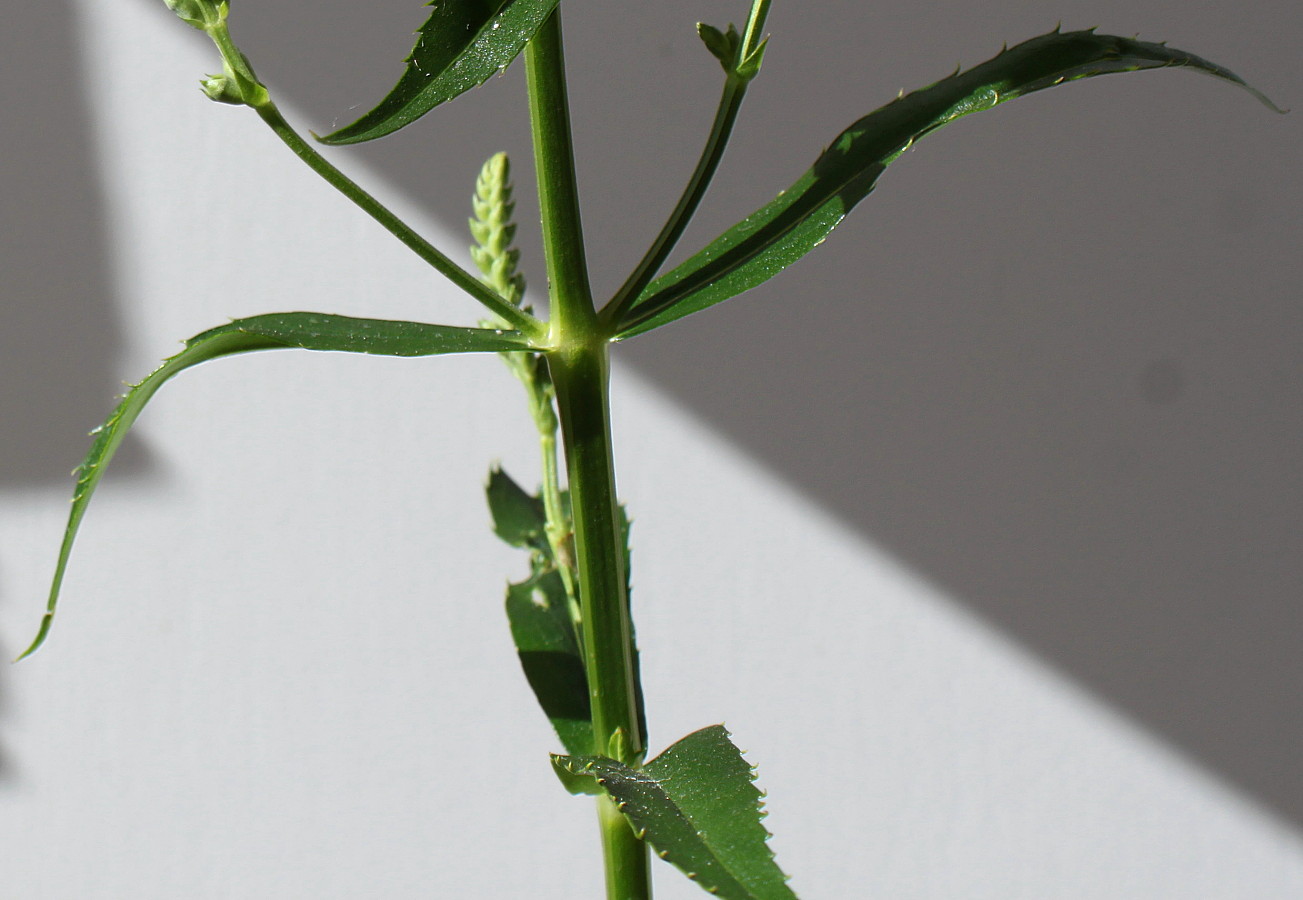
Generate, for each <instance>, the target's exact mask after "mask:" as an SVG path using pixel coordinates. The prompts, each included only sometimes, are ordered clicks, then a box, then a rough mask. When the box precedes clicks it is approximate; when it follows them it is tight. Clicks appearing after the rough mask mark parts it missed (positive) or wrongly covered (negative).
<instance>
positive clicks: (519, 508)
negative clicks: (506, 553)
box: [485, 466, 548, 552]
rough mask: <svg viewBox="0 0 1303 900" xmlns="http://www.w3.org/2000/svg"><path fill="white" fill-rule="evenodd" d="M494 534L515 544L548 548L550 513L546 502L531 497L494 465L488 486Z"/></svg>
mask: <svg viewBox="0 0 1303 900" xmlns="http://www.w3.org/2000/svg"><path fill="white" fill-rule="evenodd" d="M485 493H486V494H487V495H488V500H489V514H490V515H492V516H493V533H494V534H496V535H497V536H498V537H500V538H502V540H503V541H505V542H506V543H508V544H510V545H511V546H512V547H529V548H531V549H534V550H539V551H544V552H546V551H547V550H548V545H547V514H546V513H545V512H544V509H543V501H542V500H540V499H539V498H538V497H534V496H531V495H530V494H529V493H527V492H526V491H525V489H524V488H523V487H521V486H520V485H518V484H516V481H515V479H513V478H512V477H511V476H510V475H508V474H507V473H506V472H504V471H502V469H500V468H498V467H497V466H494V467H493V469H492V470H491V471H490V472H489V484H488V487H487V488H485Z"/></svg>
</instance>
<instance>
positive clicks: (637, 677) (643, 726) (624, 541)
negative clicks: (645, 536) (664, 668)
mask: <svg viewBox="0 0 1303 900" xmlns="http://www.w3.org/2000/svg"><path fill="white" fill-rule="evenodd" d="M616 512H617V513H618V514H619V521H620V543H621V545H622V546H623V547H624V596H625V600H626V602H628V603H629V629H630V632H629V642H630V644H632V646H633V699H634V706H635V709H636V711H637V714H638V733H639V734H641V735H642V736H643V740H646V738H647V702H646V700H645V699H644V697H643V693H642V654H641V653H640V652H639V651H638V633H637V629H636V628H634V624H633V548H632V547H631V546H630V543H629V533H630V530H631V529H632V527H633V522H632V520H630V518H629V510H628V509H626V508H625V505H624V504H623V503H620V504H617V505H616Z"/></svg>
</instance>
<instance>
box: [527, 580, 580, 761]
mask: <svg viewBox="0 0 1303 900" xmlns="http://www.w3.org/2000/svg"><path fill="white" fill-rule="evenodd" d="M507 620H508V621H509V622H510V623H511V637H512V640H513V641H515V643H516V652H517V654H518V655H519V656H520V666H521V668H522V669H524V670H525V678H526V679H528V681H529V686H530V688H532V689H533V691H534V696H535V697H536V698H537V699H538V703H539V706H541V707H543V712H544V714H546V715H547V717H548V720H549V721H550V722H551V723H552V727H553V728H554V729H555V730H556V733H557V737H559V738H560V739H561V744H562V746H564V747H565V748H566V750H567V751H568V752H570V753H591V752H592V751H593V722H592V712H591V708H590V706H589V699H588V677H587V675H585V673H584V659H583V655H582V653H581V651H580V649H579V642H578V639H577V638H576V636H575V627H574V621H573V619H572V618H571V613H570V608H569V600H568V598H567V597H566V589H565V585H564V584H563V583H562V581H561V576H560V575H559V574H558V573H557V571H556V570H555V569H548V570H546V571H536V572H535V574H534V576H533V577H531V578H530V579H528V580H527V581H523V582H521V583H519V584H513V585H511V586H509V587H508V588H507Z"/></svg>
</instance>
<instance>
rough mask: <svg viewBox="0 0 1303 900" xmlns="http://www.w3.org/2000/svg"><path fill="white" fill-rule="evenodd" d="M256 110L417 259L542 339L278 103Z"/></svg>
mask: <svg viewBox="0 0 1303 900" xmlns="http://www.w3.org/2000/svg"><path fill="white" fill-rule="evenodd" d="M255 109H256V110H257V112H258V115H259V116H261V117H262V120H263V121H264V122H266V123H267V124H268V125H269V126H270V127H271V130H272V131H274V132H276V136H277V137H279V138H280V139H281V140H282V141H284V142H285V144H286V146H288V147H289V148H290V149H291V150H292V151H294V154H295V155H296V156H298V157H299V159H301V160H303V161H304V162H305V163H307V164H308V167H309V168H310V169H312V171H314V172H316V173H317V174H318V175H320V176H321V177H322V178H324V179H325V180H326V181H328V182H329V183H330V184H331V185H332V186H333V187H334V188H335V189H336V190H338V191H339V192H340V193H341V194H343V195H344V196H345V197H347V198H348V199H350V200H352V201H353V202H354V203H356V204H357V205H358V206H359V207H361V208H362V210H363V211H364V212H366V213H367V214H368V215H369V216H371V218H373V219H375V220H376V221H377V222H379V223H380V224H381V225H383V226H384V228H385V229H386V230H387V231H388V232H389V233H390V234H392V235H393V236H394V237H396V238H398V240H400V241H402V242H403V243H404V244H405V245H406V246H407V247H409V248H410V249H411V250H413V251H414V252H415V253H416V255H417V256H419V257H420V258H421V259H423V260H425V261H426V262H427V263H429V264H430V265H431V266H433V267H434V268H435V269H436V270H437V271H439V272H440V273H441V274H443V275H445V276H447V277H448V279H449V280H451V281H452V283H453V284H455V285H457V287H459V288H461V289H462V290H463V291H465V292H466V293H468V294H470V295H471V296H472V297H474V298H475V299H476V300H478V301H479V302H480V303H482V304H484V306H485V307H487V308H488V309H489V310H490V311H491V312H492V313H493V314H494V315H496V316H498V317H499V318H501V319H502V320H503V321H504V322H506V323H507V324H508V325H510V326H511V327H512V328H514V329H516V330H517V331H520V332H522V333H524V334H527V335H529V336H531V337H534V338H540V337H541V336H542V333H543V330H544V326H543V324H542V323H541V322H539V321H538V320H537V319H535V318H534V317H533V316H531V315H529V314H528V313H526V312H524V311H522V310H521V309H519V308H518V307H515V306H512V305H511V304H510V303H508V302H507V301H506V300H504V299H502V297H500V296H498V294H497V292H496V291H494V290H493V289H492V288H490V287H488V286H487V285H485V284H484V283H483V282H481V281H480V280H479V279H478V278H476V277H475V276H474V275H472V274H471V273H469V272H467V271H466V270H465V269H463V268H462V267H461V266H459V265H457V264H456V263H455V262H453V261H452V260H451V259H449V258H448V257H447V256H445V255H444V254H443V253H442V252H441V251H440V250H439V249H438V248H437V247H435V246H434V245H433V244H431V243H430V242H429V241H427V240H426V239H425V238H423V237H421V236H420V235H419V234H417V233H416V231H414V230H413V229H412V227H411V226H410V225H408V224H407V223H406V222H404V221H403V220H402V219H400V218H398V216H396V215H394V213H392V212H391V211H390V210H389V209H388V207H386V206H385V205H384V204H382V203H381V202H380V201H379V200H377V199H376V198H375V197H372V196H371V195H370V194H368V193H367V192H366V191H364V190H363V189H362V188H361V187H360V186H358V184H357V183H356V182H354V181H353V180H352V179H350V178H349V177H348V176H347V175H345V174H344V173H343V172H341V171H339V169H337V168H335V167H334V166H333V165H331V164H330V163H329V162H327V161H326V159H325V157H323V156H322V155H321V154H320V153H318V152H317V150H316V148H314V147H313V146H312V145H311V144H309V143H308V142H307V141H305V140H304V139H303V138H302V137H301V136H300V135H299V133H298V132H296V131H295V130H294V129H293V128H292V127H290V124H289V123H288V122H287V121H285V117H284V116H282V115H281V113H280V110H279V109H277V108H276V104H275V103H273V102H272V101H270V100H268V101H267V103H266V104H264V105H262V106H258V107H255Z"/></svg>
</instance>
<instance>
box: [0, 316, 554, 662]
mask: <svg viewBox="0 0 1303 900" xmlns="http://www.w3.org/2000/svg"><path fill="white" fill-rule="evenodd" d="M284 348H301V349H304V350H339V351H346V352H350V353H371V354H376V355H380V356H435V355H439V354H444V353H471V352H484V353H500V352H505V351H512V350H518V351H528V350H532V349H533V348H532V347H531V345H530V343H529V340H528V339H527V338H526V337H525V336H524V335H522V334H520V333H518V332H514V331H499V330H494V329H483V328H459V327H454V326H449V325H427V324H423V323H419V322H392V321H385V320H380V319H354V318H349V317H347V316H331V315H324V314H320V313H304V312H292V313H272V314H269V315H265V316H254V317H252V318H249V319H237V320H235V321H233V322H231V323H230V324H227V325H221V326H219V327H217V328H213V329H210V330H209V331H205V332H203V333H202V334H199V335H196V336H195V337H193V338H191V339H190V340H188V341H186V344H185V349H184V350H182V351H181V352H180V353H178V354H177V355H176V356H173V357H171V358H170V359H168V360H166V361H165V362H164V363H163V365H161V366H160V367H159V368H157V369H155V370H154V371H153V372H152V373H151V374H150V375H149V376H147V377H146V378H145V380H144V381H142V382H140V383H139V384H137V385H134V386H132V387H130V388H129V389H128V391H127V393H126V395H125V396H124V397H123V398H122V401H121V402H120V403H119V404H118V406H117V408H116V409H114V410H113V412H112V413H111V414H110V415H109V417H108V419H106V420H105V422H104V424H103V425H101V426H100V427H99V428H96V429H95V430H94V431H93V432H91V434H92V435H94V441H93V442H92V443H91V448H90V452H89V453H87V454H86V458H85V459H84V460H83V461H82V463H81V465H80V466H78V467H77V469H76V471H75V472H74V473H73V474H74V475H75V476H76V478H77V485H76V487H75V488H74V489H73V494H72V510H71V512H70V513H69V514H68V525H67V528H66V529H65V530H64V536H63V545H62V546H61V547H60V549H59V560H58V563H57V564H56V566H55V571H54V579H53V582H52V584H51V586H50V597H49V601H48V603H47V606H46V612H45V617H44V618H43V619H42V620H41V627H40V630H39V632H38V633H37V635H36V639H35V640H34V641H32V645H31V646H30V647H28V648H27V649H26V650H25V651H23V654H22V656H20V657H19V659H22V658H23V657H24V656H28V655H30V654H31V653H33V652H34V651H35V650H36V649H37V648H38V647H40V646H41V644H42V643H43V642H44V641H45V637H46V635H47V634H49V631H50V625H51V623H52V622H53V620H54V612H55V608H56V606H57V604H58V602H59V588H60V586H61V585H62V584H63V575H64V572H65V570H66V569H67V566H68V558H69V556H70V554H71V553H72V545H73V541H74V539H75V538H76V536H77V528H78V526H79V525H80V524H81V520H82V516H84V515H85V513H86V506H87V504H88V503H90V498H91V495H92V494H93V493H94V491H95V487H96V486H97V485H98V484H99V481H100V479H101V478H102V477H103V476H104V470H105V467H106V466H107V465H108V463H109V460H110V459H112V458H113V454H114V453H115V452H117V449H118V446H119V445H120V444H121V443H122V439H123V438H124V437H126V434H127V431H128V429H130V428H131V424H132V423H133V422H135V421H136V417H137V416H139V415H140V412H141V410H142V409H144V407H145V404H146V403H148V402H149V399H150V398H151V397H153V396H154V394H155V393H156V392H157V391H158V389H159V388H160V387H162V386H163V384H164V383H165V382H166V381H167V380H168V379H170V378H171V377H172V376H173V375H176V374H177V373H178V372H181V371H182V370H184V369H188V368H190V367H191V366H194V365H198V364H199V363H202V362H207V361H208V360H210V359H217V358H218V357H221V356H231V355H233V354H236V353H247V352H250V351H253V350H275V349H284Z"/></svg>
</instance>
